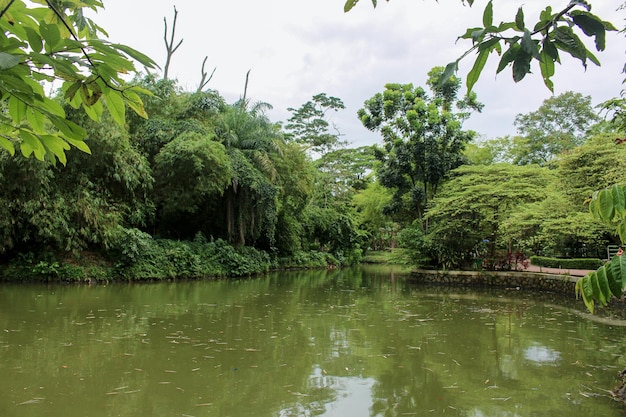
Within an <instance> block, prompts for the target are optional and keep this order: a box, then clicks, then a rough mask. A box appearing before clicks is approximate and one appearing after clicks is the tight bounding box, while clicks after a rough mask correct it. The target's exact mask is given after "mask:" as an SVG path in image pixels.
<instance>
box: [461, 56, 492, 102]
mask: <svg viewBox="0 0 626 417" xmlns="http://www.w3.org/2000/svg"><path fill="white" fill-rule="evenodd" d="M489 52H490V51H489V50H488V49H484V50H482V51H480V53H479V54H478V57H477V58H476V61H474V66H473V67H472V69H471V70H470V72H469V73H468V74H467V80H466V84H467V92H468V93H469V92H470V91H472V88H473V87H474V84H476V81H478V78H480V73H481V72H482V70H483V68H484V67H485V64H486V63H487V58H489Z"/></svg>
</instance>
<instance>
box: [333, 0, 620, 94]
mask: <svg viewBox="0 0 626 417" xmlns="http://www.w3.org/2000/svg"><path fill="white" fill-rule="evenodd" d="M356 3H358V0H347V1H346V2H345V5H344V10H345V11H346V12H347V11H349V10H351V9H352V8H353V7H354V6H355V5H356ZM461 3H462V4H466V3H467V4H468V5H470V6H472V5H473V4H474V0H461ZM372 4H373V5H374V7H376V4H377V0H372ZM615 30H616V29H615V27H614V26H613V25H612V24H611V23H610V22H608V21H605V20H602V19H601V18H600V17H598V16H595V15H594V14H592V13H591V2H589V1H581V0H574V1H570V2H569V3H568V4H567V6H565V7H564V8H563V9H560V10H558V9H555V10H553V7H552V6H551V5H547V6H546V7H545V9H544V10H543V11H542V12H541V14H540V16H539V20H538V21H536V22H530V23H529V22H527V21H526V17H525V15H524V7H523V6H520V7H519V8H518V9H517V13H516V14H515V16H514V18H511V19H510V20H509V21H503V22H501V23H499V24H495V23H494V6H493V1H491V0H490V1H489V2H488V3H487V5H486V6H485V9H484V11H483V19H482V26H474V27H471V28H468V29H467V30H466V32H465V33H464V34H463V35H461V36H460V37H459V38H460V39H466V40H471V42H472V47H471V48H469V49H468V50H467V51H466V52H465V53H464V54H463V55H462V56H461V57H460V58H458V59H457V60H455V61H454V62H451V63H450V64H448V65H447V66H446V70H445V72H444V73H443V74H442V77H441V79H442V80H445V79H447V78H448V77H449V76H451V75H452V74H453V73H454V72H455V71H457V69H458V65H459V61H460V60H461V59H463V58H465V57H467V56H468V55H470V54H475V56H476V59H475V61H474V65H473V66H472V69H471V70H470V71H469V73H468V74H467V80H466V84H467V89H468V91H471V90H472V88H473V86H474V84H475V83H476V81H477V80H478V78H479V77H480V74H481V72H482V70H483V68H484V67H485V64H486V63H487V61H488V59H489V57H490V55H491V54H492V53H493V52H496V53H497V54H498V55H499V56H500V61H499V63H498V67H497V70H496V72H497V73H500V72H501V71H503V70H504V69H505V68H506V67H509V66H510V67H511V71H512V75H513V80H514V81H515V82H518V81H521V80H522V79H524V77H525V76H526V75H527V74H530V73H531V72H532V70H531V64H532V63H533V62H536V63H537V64H538V65H539V70H540V73H541V76H542V78H543V81H544V84H545V85H546V87H548V89H550V91H553V89H554V86H553V82H552V76H553V75H554V73H555V64H556V63H559V64H560V63H561V54H563V53H564V54H569V55H570V56H572V57H573V58H576V59H578V60H579V61H580V62H581V63H582V65H583V66H584V67H586V66H587V62H588V61H591V62H592V63H594V64H596V65H600V62H599V60H598V59H597V58H596V57H595V55H594V54H593V52H591V50H589V49H588V48H587V46H586V45H585V43H584V42H583V41H582V40H581V39H580V35H581V34H584V35H585V36H587V37H589V38H593V41H594V47H595V50H596V51H603V50H604V49H605V47H606V32H607V31H615Z"/></svg>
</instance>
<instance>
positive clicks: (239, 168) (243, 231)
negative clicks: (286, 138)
mask: <svg viewBox="0 0 626 417" xmlns="http://www.w3.org/2000/svg"><path fill="white" fill-rule="evenodd" d="M267 108H268V105H267V104H266V103H258V104H255V105H253V106H252V107H251V108H250V109H248V108H247V105H246V104H245V102H239V103H235V104H234V105H231V106H229V107H227V108H226V110H225V112H224V113H223V114H221V116H220V118H219V120H218V121H217V122H216V123H217V124H216V127H215V132H216V135H217V140H218V141H219V142H220V143H222V144H223V145H224V147H225V148H226V152H227V154H228V157H229V159H230V165H231V167H232V171H231V172H232V173H231V180H230V184H229V185H228V187H227V188H226V190H225V191H224V195H223V203H224V204H223V205H220V208H218V209H217V210H218V212H221V215H219V216H217V218H218V219H222V222H223V224H224V225H225V228H226V230H225V231H226V235H227V236H228V240H229V242H230V243H233V244H237V245H245V244H246V242H255V241H257V240H258V239H260V238H263V240H264V242H265V244H266V245H268V246H273V245H274V232H275V226H276V208H277V207H276V195H277V192H278V189H277V187H276V185H275V183H276V177H277V172H276V167H275V166H274V161H273V157H274V155H278V154H280V151H281V148H280V141H281V134H280V131H279V129H278V126H277V125H275V124H273V123H271V122H270V121H269V119H268V118H267V116H266V114H265V109H267Z"/></svg>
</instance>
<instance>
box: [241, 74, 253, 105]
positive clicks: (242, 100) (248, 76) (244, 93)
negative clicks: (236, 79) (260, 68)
mask: <svg viewBox="0 0 626 417" xmlns="http://www.w3.org/2000/svg"><path fill="white" fill-rule="evenodd" d="M250 71H252V68H250V69H249V70H248V72H246V83H245V85H244V86H243V97H242V98H241V105H242V107H243V108H244V109H245V108H246V107H248V103H247V102H246V97H247V95H248V79H249V78H250Z"/></svg>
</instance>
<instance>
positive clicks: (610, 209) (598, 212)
mask: <svg viewBox="0 0 626 417" xmlns="http://www.w3.org/2000/svg"><path fill="white" fill-rule="evenodd" d="M589 211H590V212H591V215H592V216H593V218H594V219H596V220H598V221H600V222H601V223H603V224H605V225H607V226H614V227H615V228H616V232H617V234H618V235H619V238H620V241H621V242H622V244H624V241H625V240H626V186H625V185H617V184H616V185H613V186H612V187H610V188H605V189H603V190H600V191H596V192H595V193H594V194H593V196H592V198H591V200H590V201H589ZM624 290H626V255H622V254H621V253H620V254H618V255H616V256H614V257H613V259H611V261H610V262H608V263H606V264H604V265H603V266H601V267H600V268H598V270H597V271H592V272H590V273H589V274H587V275H586V276H584V277H583V278H581V279H580V280H578V282H576V296H581V297H582V299H583V301H584V303H585V305H586V306H587V308H588V309H589V311H590V312H592V313H593V311H594V307H595V302H596V301H597V302H598V303H600V305H602V306H605V305H607V303H608V302H609V301H610V300H611V298H613V297H618V298H619V297H621V296H622V295H623V293H624Z"/></svg>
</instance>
